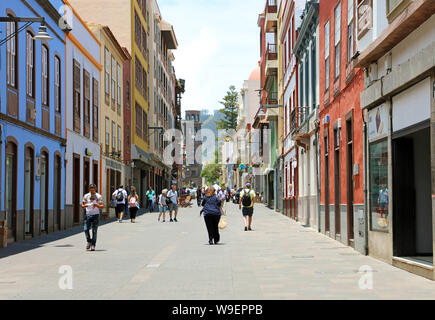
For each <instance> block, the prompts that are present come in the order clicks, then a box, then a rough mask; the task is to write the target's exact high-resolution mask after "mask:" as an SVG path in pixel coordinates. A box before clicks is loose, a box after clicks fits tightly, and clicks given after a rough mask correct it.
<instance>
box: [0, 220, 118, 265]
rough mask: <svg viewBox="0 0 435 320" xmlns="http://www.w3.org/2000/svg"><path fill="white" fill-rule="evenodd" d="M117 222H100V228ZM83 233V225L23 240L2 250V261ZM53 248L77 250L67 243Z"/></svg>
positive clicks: (0, 253)
mask: <svg viewBox="0 0 435 320" xmlns="http://www.w3.org/2000/svg"><path fill="white" fill-rule="evenodd" d="M116 221H117V220H116V219H115V218H113V219H108V220H100V227H102V226H104V225H106V224H109V223H113V222H116ZM82 232H83V225H82V224H80V225H77V226H74V227H73V228H71V229H68V230H60V231H56V232H53V233H49V234H47V235H42V236H39V237H35V238H32V239H29V240H22V241H18V242H13V243H9V244H8V246H7V247H6V248H0V259H3V258H7V257H10V256H14V255H17V254H20V253H23V252H27V251H30V250H34V249H38V248H42V247H44V246H46V245H47V244H49V243H51V242H55V241H59V240H62V239H66V238H69V237H72V236H75V235H77V234H80V233H82ZM53 247H54V248H60V249H68V248H75V247H76V246H74V245H72V244H69V243H65V244H59V245H56V246H53Z"/></svg>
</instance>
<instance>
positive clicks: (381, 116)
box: [368, 104, 390, 141]
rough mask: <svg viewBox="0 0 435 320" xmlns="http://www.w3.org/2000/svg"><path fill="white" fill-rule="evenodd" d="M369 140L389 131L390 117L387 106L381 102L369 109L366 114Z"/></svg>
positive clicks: (385, 134)
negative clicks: (379, 104)
mask: <svg viewBox="0 0 435 320" xmlns="http://www.w3.org/2000/svg"><path fill="white" fill-rule="evenodd" d="M368 118H369V119H368V123H369V133H368V136H369V137H368V138H369V140H370V141H372V140H376V139H379V138H384V137H386V136H388V133H389V131H390V117H389V112H388V107H387V106H386V105H385V104H383V105H381V106H379V107H376V108H374V109H372V110H370V111H369V114H368Z"/></svg>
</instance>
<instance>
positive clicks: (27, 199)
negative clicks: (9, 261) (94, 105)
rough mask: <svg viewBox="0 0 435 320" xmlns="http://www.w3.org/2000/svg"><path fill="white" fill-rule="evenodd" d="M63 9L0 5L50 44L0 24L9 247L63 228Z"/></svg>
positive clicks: (0, 170)
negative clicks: (42, 30)
mask: <svg viewBox="0 0 435 320" xmlns="http://www.w3.org/2000/svg"><path fill="white" fill-rule="evenodd" d="M62 6H63V2H62V1H61V0H50V1H49V0H26V1H24V0H18V1H1V2H0V12H1V14H0V17H26V18H34V17H44V18H45V21H46V26H47V32H48V33H49V35H50V36H51V37H52V40H49V41H47V40H37V39H34V36H35V35H37V34H38V30H39V27H40V23H33V24H31V25H26V23H24V22H1V23H0V32H1V33H0V39H1V40H3V39H5V38H7V37H8V36H9V35H11V36H12V37H11V38H10V40H8V41H7V43H5V44H2V45H1V46H0V68H1V69H0V79H1V80H0V105H1V107H0V110H1V111H0V129H1V132H0V148H1V153H0V160H1V162H0V163H1V167H0V181H1V183H0V190H1V198H0V208H1V209H0V210H1V211H0V220H4V219H6V220H7V226H8V242H14V241H21V240H25V239H28V238H31V237H37V236H40V235H43V234H47V233H51V232H55V231H56V230H61V229H64V228H65V218H64V202H65V199H64V194H65V192H64V191H65V146H66V140H65V138H66V137H65V72H66V69H65V31H64V30H63V29H65V27H64V26H63V24H62V23H61V22H62V21H63V20H62V17H61V15H60V14H59V12H63V10H62ZM20 29H22V30H20ZM16 31H19V33H18V34H16V35H15V36H14V33H15V32H16Z"/></svg>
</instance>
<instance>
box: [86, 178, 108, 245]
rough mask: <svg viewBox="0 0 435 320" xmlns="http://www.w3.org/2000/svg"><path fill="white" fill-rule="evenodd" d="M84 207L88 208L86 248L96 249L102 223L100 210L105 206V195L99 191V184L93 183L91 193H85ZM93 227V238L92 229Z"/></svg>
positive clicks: (90, 187)
mask: <svg viewBox="0 0 435 320" xmlns="http://www.w3.org/2000/svg"><path fill="white" fill-rule="evenodd" d="M82 208H83V209H86V219H85V228H84V229H85V235H86V240H87V242H88V244H87V246H86V250H89V249H91V251H95V246H96V244H97V231H98V225H99V223H100V210H101V209H103V208H104V203H103V197H102V196H101V195H100V194H98V193H97V186H96V185H95V184H91V185H90V186H89V193H87V194H85V196H84V197H83V201H82ZM91 229H92V238H91V235H90V230H91Z"/></svg>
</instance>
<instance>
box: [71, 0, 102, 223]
mask: <svg viewBox="0 0 435 320" xmlns="http://www.w3.org/2000/svg"><path fill="white" fill-rule="evenodd" d="M65 2H66V1H65ZM66 4H67V10H70V21H69V24H70V25H71V27H72V31H71V32H70V33H68V34H67V35H66V40H65V42H66V43H65V56H66V68H65V74H66V86H67V89H66V111H67V112H66V137H67V147H66V157H65V158H66V172H67V174H66V195H65V196H66V205H65V210H66V221H67V223H66V225H67V227H72V226H73V225H75V224H79V223H82V222H83V214H82V209H81V199H82V197H83V195H84V194H85V193H87V192H88V190H89V185H90V184H91V183H94V184H96V185H97V187H98V191H99V192H102V190H101V189H102V181H101V172H100V170H101V148H100V141H101V137H100V126H101V119H100V112H101V111H100V72H101V71H102V67H101V61H100V50H101V42H100V41H99V40H98V39H97V37H96V36H95V35H94V34H93V33H92V31H91V30H90V29H89V27H88V26H87V24H86V23H85V22H84V21H83V19H82V18H81V17H80V16H79V14H78V12H77V11H76V10H75V9H74V8H73V7H71V6H69V5H68V3H67V2H66Z"/></svg>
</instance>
